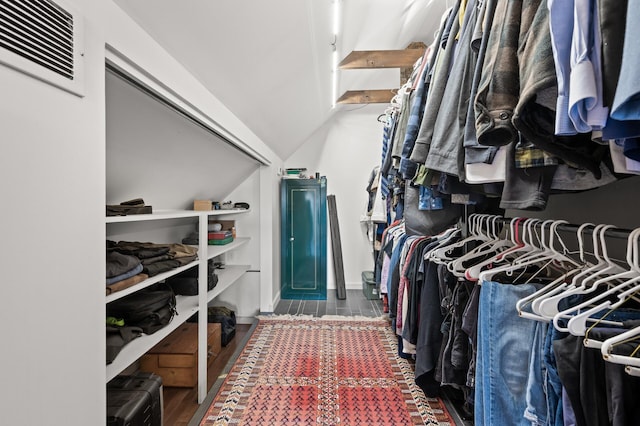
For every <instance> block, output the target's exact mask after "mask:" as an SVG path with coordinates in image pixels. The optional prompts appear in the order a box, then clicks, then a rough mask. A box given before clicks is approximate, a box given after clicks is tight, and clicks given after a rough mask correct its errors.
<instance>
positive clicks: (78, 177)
mask: <svg viewBox="0 0 640 426" xmlns="http://www.w3.org/2000/svg"><path fill="white" fill-rule="evenodd" d="M86 35H87V39H86V40H85V45H86V47H87V52H88V54H87V55H86V56H85V61H86V66H87V68H88V69H89V70H91V72H89V73H88V75H87V76H86V96H85V97H84V98H79V97H76V96H74V95H71V94H69V93H67V92H64V91H61V90H59V89H56V88H54V87H52V86H49V85H47V84H45V83H42V82H40V81H38V80H34V79H32V78H29V77H27V76H25V75H23V74H20V73H18V72H16V71H14V70H12V69H8V68H5V67H3V66H0V93H2V95H1V96H0V128H1V129H2V136H0V140H1V141H2V143H1V145H2V155H0V182H2V183H0V199H1V200H2V210H3V211H2V220H0V235H2V239H3V242H4V245H3V248H2V255H1V256H0V266H1V268H2V271H3V277H2V300H3V302H2V306H3V307H2V309H0V336H2V349H1V350H0V353H1V355H0V359H1V360H2V362H1V363H0V377H2V384H3V388H4V391H3V392H2V398H0V413H1V414H0V416H1V418H2V420H0V422H1V423H2V424H6V425H29V424H34V423H41V422H44V423H47V424H51V425H63V424H64V425H89V424H94V425H96V424H101V423H100V422H104V412H105V408H104V405H105V404H104V395H105V391H104V382H105V368H104V365H105V338H104V334H103V333H104V312H105V306H104V290H103V289H102V283H103V282H104V276H105V265H104V234H105V231H104V138H105V136H104V58H103V57H102V55H101V52H102V51H103V50H104V47H103V46H104V42H103V41H102V38H101V36H100V34H99V33H98V32H97V31H96V30H95V28H93V27H92V26H88V28H87V34H86Z"/></svg>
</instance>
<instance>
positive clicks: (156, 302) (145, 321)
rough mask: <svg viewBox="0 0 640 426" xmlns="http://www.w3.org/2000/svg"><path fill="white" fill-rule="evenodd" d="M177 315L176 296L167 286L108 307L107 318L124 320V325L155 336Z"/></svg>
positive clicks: (131, 296) (113, 303) (114, 302)
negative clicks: (138, 328)
mask: <svg viewBox="0 0 640 426" xmlns="http://www.w3.org/2000/svg"><path fill="white" fill-rule="evenodd" d="M175 313H176V296H175V294H174V292H173V290H171V288H170V287H169V286H167V285H163V286H162V288H158V289H145V290H141V291H139V292H137V293H134V294H132V295H129V296H126V297H123V298H122V299H118V300H115V301H113V302H111V303H109V304H108V305H107V316H108V317H115V318H117V319H123V320H124V325H126V326H133V327H140V328H141V329H142V331H143V332H144V333H146V334H153V333H155V332H156V331H158V330H160V329H161V328H162V327H164V326H165V325H167V324H169V323H170V322H171V320H172V319H173V316H174V315H175Z"/></svg>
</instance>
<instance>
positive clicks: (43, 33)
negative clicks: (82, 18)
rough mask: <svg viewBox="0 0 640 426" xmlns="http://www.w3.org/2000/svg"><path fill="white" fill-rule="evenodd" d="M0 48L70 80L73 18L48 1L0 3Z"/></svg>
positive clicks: (13, 0) (33, 0)
mask: <svg viewBox="0 0 640 426" xmlns="http://www.w3.org/2000/svg"><path fill="white" fill-rule="evenodd" d="M0 47H3V48H5V49H7V50H10V51H11V52H13V53H15V54H17V55H20V56H22V57H24V58H26V59H28V60H30V61H32V62H35V63H36V64H38V65H41V66H43V67H45V68H48V69H49V70H51V71H53V72H55V73H57V74H60V75H62V76H64V77H65V78H68V79H69V80H73V77H74V76H73V16H71V15H70V14H69V13H68V12H66V11H65V10H63V9H61V8H60V7H59V6H58V5H56V4H55V3H53V2H50V1H48V0H0Z"/></svg>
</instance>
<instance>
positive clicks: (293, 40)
mask: <svg viewBox="0 0 640 426" xmlns="http://www.w3.org/2000/svg"><path fill="white" fill-rule="evenodd" d="M114 1H115V2H116V3H117V4H118V5H119V6H120V7H121V8H122V9H123V10H124V11H125V12H126V13H127V14H129V15H130V16H131V17H132V19H134V20H135V21H136V22H138V24H139V25H140V26H141V27H142V28H144V29H145V30H146V31H147V32H148V33H149V34H150V35H151V36H152V37H153V38H154V39H155V40H157V41H158V43H160V44H161V45H162V46H164V47H165V49H166V50H167V51H168V52H169V53H170V54H171V55H172V56H174V57H175V58H176V59H177V60H178V61H180V62H181V63H182V64H183V65H184V66H185V67H186V68H187V69H188V70H189V71H190V72H191V73H192V74H194V76H196V78H198V79H199V80H200V81H201V82H202V83H203V84H204V85H205V86H206V87H207V88H208V89H209V90H210V91H211V93H212V94H213V95H215V96H216V97H217V98H218V99H220V100H221V101H222V102H223V103H224V104H225V105H226V106H227V107H228V108H229V109H230V110H231V111H232V112H233V113H234V114H235V115H236V116H238V118H239V119H240V120H242V121H243V122H244V123H245V124H246V125H247V126H248V127H249V128H250V129H251V130H252V131H253V132H254V133H255V134H256V135H258V137H260V138H261V139H262V140H263V141H264V142H265V143H266V144H267V145H269V146H270V147H271V149H273V151H274V152H275V153H276V154H277V155H278V156H279V157H280V158H281V159H283V160H284V159H286V158H288V157H289V156H290V155H291V154H292V153H293V152H295V151H296V150H297V149H298V147H299V146H300V145H301V144H303V143H304V142H305V140H306V139H307V138H308V137H309V136H310V135H311V134H312V133H313V132H314V131H315V130H316V129H318V128H319V127H320V126H322V125H323V123H325V122H326V121H327V120H328V119H329V118H330V117H331V116H332V115H333V114H335V113H339V112H340V107H337V108H332V99H331V98H332V75H333V74H332V52H333V47H332V42H334V37H333V19H334V9H333V7H334V1H339V7H340V10H341V13H340V14H339V16H340V25H339V29H340V30H339V35H338V38H337V41H336V46H337V50H338V56H339V59H342V58H344V57H345V56H346V55H347V54H348V53H349V52H350V51H352V50H378V49H403V48H405V47H406V46H407V45H408V44H409V43H411V42H413V41H422V42H424V43H426V44H429V43H430V42H431V41H432V40H433V36H434V32H435V31H436V30H437V28H438V24H439V20H440V16H441V15H442V13H443V12H444V10H445V8H446V3H447V2H446V1H445V0H189V1H176V0H146V1H142V0H114ZM338 76H339V79H338V81H339V89H338V96H340V94H342V93H343V92H344V91H346V90H357V89H380V88H390V89H391V88H397V87H398V86H399V78H400V77H399V71H398V70H375V71H371V70H349V71H346V70H345V71H339V73H338ZM374 86H376V87H374Z"/></svg>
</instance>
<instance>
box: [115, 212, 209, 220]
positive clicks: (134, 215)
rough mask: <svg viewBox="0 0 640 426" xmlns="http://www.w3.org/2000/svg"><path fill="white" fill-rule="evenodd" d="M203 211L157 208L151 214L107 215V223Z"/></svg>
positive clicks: (179, 216) (189, 214) (153, 218)
mask: <svg viewBox="0 0 640 426" xmlns="http://www.w3.org/2000/svg"><path fill="white" fill-rule="evenodd" d="M202 213H203V212H199V211H195V210H156V211H154V212H153V213H151V214H132V215H128V216H107V217H106V219H105V221H106V223H123V222H143V221H146V220H159V219H181V218H185V217H199V216H200V214H202Z"/></svg>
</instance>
